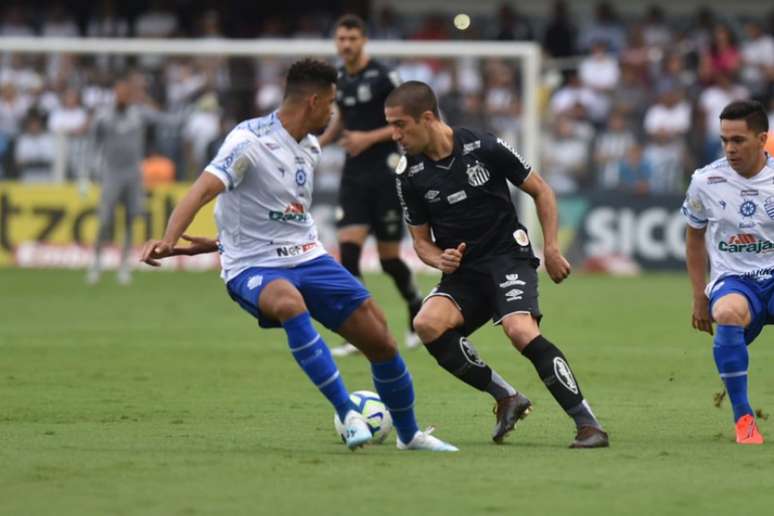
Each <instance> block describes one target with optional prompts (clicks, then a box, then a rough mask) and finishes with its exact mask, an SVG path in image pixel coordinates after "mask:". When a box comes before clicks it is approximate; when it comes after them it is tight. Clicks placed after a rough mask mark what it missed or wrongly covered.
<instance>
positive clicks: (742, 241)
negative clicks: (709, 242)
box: [718, 233, 774, 254]
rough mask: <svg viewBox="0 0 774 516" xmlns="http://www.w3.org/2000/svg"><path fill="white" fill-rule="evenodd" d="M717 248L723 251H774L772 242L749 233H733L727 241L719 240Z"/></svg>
mask: <svg viewBox="0 0 774 516" xmlns="http://www.w3.org/2000/svg"><path fill="white" fill-rule="evenodd" d="M718 249H719V250H720V251H723V252H725V253H755V254H760V253H770V252H772V251H774V242H770V241H768V240H761V239H759V238H758V237H756V236H755V235H751V234H749V233H740V234H738V235H733V236H732V237H731V238H729V239H728V242H726V241H725V240H721V241H720V242H719V243H718Z"/></svg>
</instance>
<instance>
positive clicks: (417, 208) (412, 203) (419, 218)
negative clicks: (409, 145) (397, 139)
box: [395, 158, 428, 226]
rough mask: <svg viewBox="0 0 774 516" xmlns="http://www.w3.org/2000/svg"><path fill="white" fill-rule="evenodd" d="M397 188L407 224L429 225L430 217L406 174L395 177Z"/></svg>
mask: <svg viewBox="0 0 774 516" xmlns="http://www.w3.org/2000/svg"><path fill="white" fill-rule="evenodd" d="M404 159H405V158H404ZM395 187H396V188H397V189H398V199H399V200H400V205H401V207H402V208H403V219H404V220H405V221H406V224H408V225H410V226H421V225H422V224H427V222H428V217H427V212H426V211H425V207H424V206H423V205H422V201H421V200H420V199H419V197H418V196H417V193H416V191H415V190H414V189H413V188H412V187H411V182H410V181H409V180H408V177H406V175H405V174H401V175H396V176H395Z"/></svg>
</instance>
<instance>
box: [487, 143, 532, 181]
mask: <svg viewBox="0 0 774 516" xmlns="http://www.w3.org/2000/svg"><path fill="white" fill-rule="evenodd" d="M482 140H483V142H482V145H481V147H482V150H484V152H485V156H486V158H487V163H488V164H490V165H491V166H492V168H493V169H494V171H495V172H496V173H500V174H502V175H504V176H505V178H506V179H507V180H508V181H510V182H511V183H513V184H514V185H515V186H519V185H520V184H521V183H523V182H524V180H525V179H527V177H528V176H529V174H530V172H532V166H531V165H530V164H529V163H527V161H526V160H525V159H524V158H522V157H521V155H520V154H519V153H518V152H516V150H515V149H514V148H513V147H512V146H511V145H510V144H509V143H508V142H506V141H505V140H503V139H502V138H498V137H496V136H494V135H491V134H487V135H485V136H483V138H482Z"/></svg>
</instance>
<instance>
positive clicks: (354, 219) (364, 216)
mask: <svg viewBox="0 0 774 516" xmlns="http://www.w3.org/2000/svg"><path fill="white" fill-rule="evenodd" d="M369 202H370V200H369V199H368V189H367V188H366V186H365V184H364V183H363V182H362V181H359V180H356V179H352V178H351V177H348V176H345V177H344V178H343V179H342V181H341V186H340V187H339V206H338V208H337V212H336V228H337V229H338V230H339V242H342V241H344V242H353V243H358V244H360V245H362V243H363V242H364V241H365V239H366V237H367V236H368V231H369V228H370V225H371V217H370V214H369V211H370V210H369ZM347 228H351V229H352V231H347V232H345V233H342V230H344V229H347ZM342 238H344V239H345V240H342Z"/></svg>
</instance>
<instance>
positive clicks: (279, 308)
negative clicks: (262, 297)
mask: <svg viewBox="0 0 774 516" xmlns="http://www.w3.org/2000/svg"><path fill="white" fill-rule="evenodd" d="M305 311H306V305H304V301H303V300H302V299H300V298H296V297H294V296H288V297H283V298H280V299H278V300H276V301H275V302H274V303H273V306H272V312H274V313H273V315H274V317H275V318H277V319H278V320H279V321H280V322H285V321H287V320H288V319H292V318H293V317H295V316H297V315H299V314H302V313H304V312H305Z"/></svg>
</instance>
